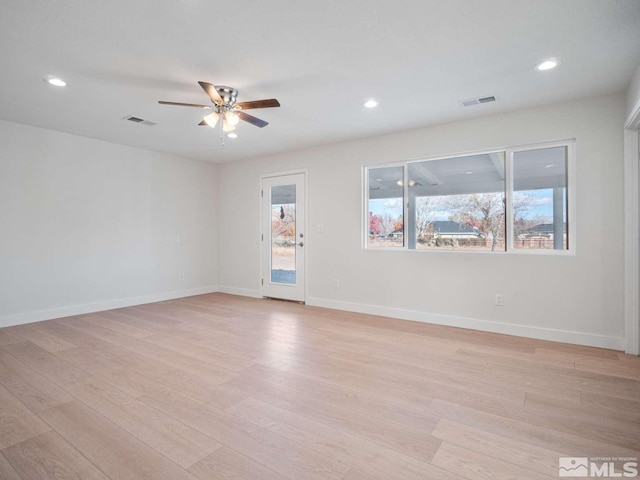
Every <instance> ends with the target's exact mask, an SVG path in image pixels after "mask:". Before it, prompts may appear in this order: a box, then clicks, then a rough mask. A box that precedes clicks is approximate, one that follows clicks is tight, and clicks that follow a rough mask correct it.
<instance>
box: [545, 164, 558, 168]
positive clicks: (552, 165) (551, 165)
mask: <svg viewBox="0 0 640 480" xmlns="http://www.w3.org/2000/svg"><path fill="white" fill-rule="evenodd" d="M555 166H556V165H555V164H554V163H550V164H549V165H547V166H545V167H544V168H551V167H555Z"/></svg>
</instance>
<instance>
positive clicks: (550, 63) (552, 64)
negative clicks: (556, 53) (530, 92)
mask: <svg viewBox="0 0 640 480" xmlns="http://www.w3.org/2000/svg"><path fill="white" fill-rule="evenodd" d="M557 66H558V61H557V60H555V59H549V60H545V61H544V62H542V63H539V64H538V65H536V68H537V69H538V70H540V71H545V70H551V69H552V68H556V67H557Z"/></svg>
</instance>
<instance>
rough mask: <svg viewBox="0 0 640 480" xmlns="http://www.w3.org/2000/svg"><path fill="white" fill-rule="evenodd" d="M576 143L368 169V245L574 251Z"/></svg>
mask: <svg viewBox="0 0 640 480" xmlns="http://www.w3.org/2000/svg"><path fill="white" fill-rule="evenodd" d="M571 145H572V143H571V142H564V143H561V144H554V145H551V144H550V145H546V146H541V147H536V148H512V149H505V150H501V151H493V152H483V153H477V154H471V155H464V156H456V157H448V158H438V159H431V160H420V161H411V162H406V163H404V164H402V165H397V164H396V165H384V166H375V167H368V168H365V173H366V175H365V178H366V181H367V187H366V205H367V215H366V228H367V232H368V234H367V242H366V246H367V247H371V248H395V249H409V250H458V251H489V252H505V251H519V252H525V251H532V252H536V251H537V252H541V251H567V250H569V245H570V243H569V232H570V229H569V228H568V227H569V226H572V224H571V225H570V222H569V213H570V208H569V207H570V206H572V205H570V197H569V184H568V180H569V170H570V169H569V167H570V152H571V151H572V148H571ZM511 185H512V187H511Z"/></svg>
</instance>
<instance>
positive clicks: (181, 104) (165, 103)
mask: <svg viewBox="0 0 640 480" xmlns="http://www.w3.org/2000/svg"><path fill="white" fill-rule="evenodd" d="M158 103H159V104H160V105H177V106H178V107H196V108H211V107H210V106H209V105H200V104H199V103H182V102H165V101H163V100H159V101H158Z"/></svg>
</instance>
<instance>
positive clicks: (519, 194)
mask: <svg viewBox="0 0 640 480" xmlns="http://www.w3.org/2000/svg"><path fill="white" fill-rule="evenodd" d="M567 210H568V208H567V147H566V146H561V147H553V148H540V149H537V150H523V151H519V152H514V153H513V201H512V208H511V212H512V216H513V247H514V248H518V249H540V248H542V249H555V250H567V248H568V236H567Z"/></svg>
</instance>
